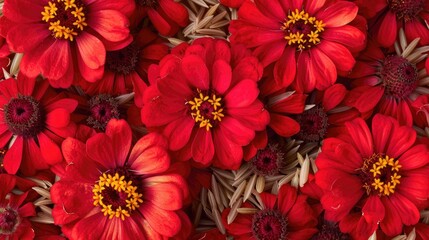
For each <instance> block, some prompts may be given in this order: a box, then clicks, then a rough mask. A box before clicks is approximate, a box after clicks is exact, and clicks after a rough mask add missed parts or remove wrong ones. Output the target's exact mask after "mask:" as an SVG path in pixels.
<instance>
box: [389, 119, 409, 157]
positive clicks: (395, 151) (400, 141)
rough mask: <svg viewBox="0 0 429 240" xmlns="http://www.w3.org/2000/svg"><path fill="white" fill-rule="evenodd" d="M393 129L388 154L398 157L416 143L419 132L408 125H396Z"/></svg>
mask: <svg viewBox="0 0 429 240" xmlns="http://www.w3.org/2000/svg"><path fill="white" fill-rule="evenodd" d="M396 126H397V125H396ZM392 130H393V131H392V135H391V138H390V143H389V146H388V147H387V151H386V154H387V155H389V157H394V158H398V157H399V156H400V155H401V154H402V153H404V152H405V151H407V150H408V149H409V148H410V147H411V146H412V145H413V144H414V142H415V141H416V135H417V134H416V131H414V130H413V129H412V128H410V127H407V126H401V127H394V128H392Z"/></svg>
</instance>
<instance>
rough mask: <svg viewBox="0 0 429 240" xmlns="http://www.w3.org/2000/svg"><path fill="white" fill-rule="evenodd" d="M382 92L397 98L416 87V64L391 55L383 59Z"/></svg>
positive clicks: (405, 95)
mask: <svg viewBox="0 0 429 240" xmlns="http://www.w3.org/2000/svg"><path fill="white" fill-rule="evenodd" d="M380 74H381V79H382V81H383V85H384V88H385V91H384V93H385V94H386V95H388V96H392V97H395V98H398V99H401V98H406V97H408V96H409V95H410V94H411V93H412V92H413V91H414V90H415V89H416V87H417V80H418V75H419V74H418V71H417V68H416V65H415V64H413V63H410V62H409V61H408V60H407V59H405V58H403V57H401V56H397V55H391V56H387V57H386V58H385V59H384V62H383V65H382V69H381V72H380Z"/></svg>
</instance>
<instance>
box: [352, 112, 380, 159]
mask: <svg viewBox="0 0 429 240" xmlns="http://www.w3.org/2000/svg"><path fill="white" fill-rule="evenodd" d="M345 125H346V128H347V131H348V133H349V134H350V137H351V140H352V142H353V145H354V146H355V147H356V149H358V150H359V153H360V154H361V155H362V157H370V156H371V155H372V154H373V153H374V149H373V141H372V136H371V132H370V131H369V129H368V126H367V125H366V123H365V121H364V120H363V119H362V118H356V119H355V120H353V121H350V122H346V123H345Z"/></svg>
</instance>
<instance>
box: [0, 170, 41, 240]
mask: <svg viewBox="0 0 429 240" xmlns="http://www.w3.org/2000/svg"><path fill="white" fill-rule="evenodd" d="M15 182H16V180H15V178H14V177H13V176H10V175H6V174H0V183H1V184H2V187H1V188H0V239H33V238H34V231H33V229H32V228H31V223H30V221H28V219H27V217H30V216H35V215H36V211H35V210H34V205H33V204H32V203H31V202H28V203H24V200H25V199H26V197H27V193H24V194H21V195H15V194H13V193H11V191H12V189H13V188H14V187H15Z"/></svg>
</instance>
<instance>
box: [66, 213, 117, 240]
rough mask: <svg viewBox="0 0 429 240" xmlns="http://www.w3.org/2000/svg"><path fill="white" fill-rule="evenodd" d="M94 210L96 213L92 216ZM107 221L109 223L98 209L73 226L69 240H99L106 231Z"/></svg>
mask: <svg viewBox="0 0 429 240" xmlns="http://www.w3.org/2000/svg"><path fill="white" fill-rule="evenodd" d="M95 210H96V211H97V213H95V214H94V212H95ZM88 215H89V214H88ZM108 221H110V220H109V218H107V217H105V216H103V214H102V213H101V211H100V210H99V209H94V211H92V214H91V215H89V216H87V217H85V218H83V219H80V220H79V221H78V222H77V223H76V224H75V225H74V227H73V231H72V233H71V236H70V238H72V239H76V240H85V239H100V238H101V235H102V234H103V233H104V231H105V230H106V226H107V224H108Z"/></svg>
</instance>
